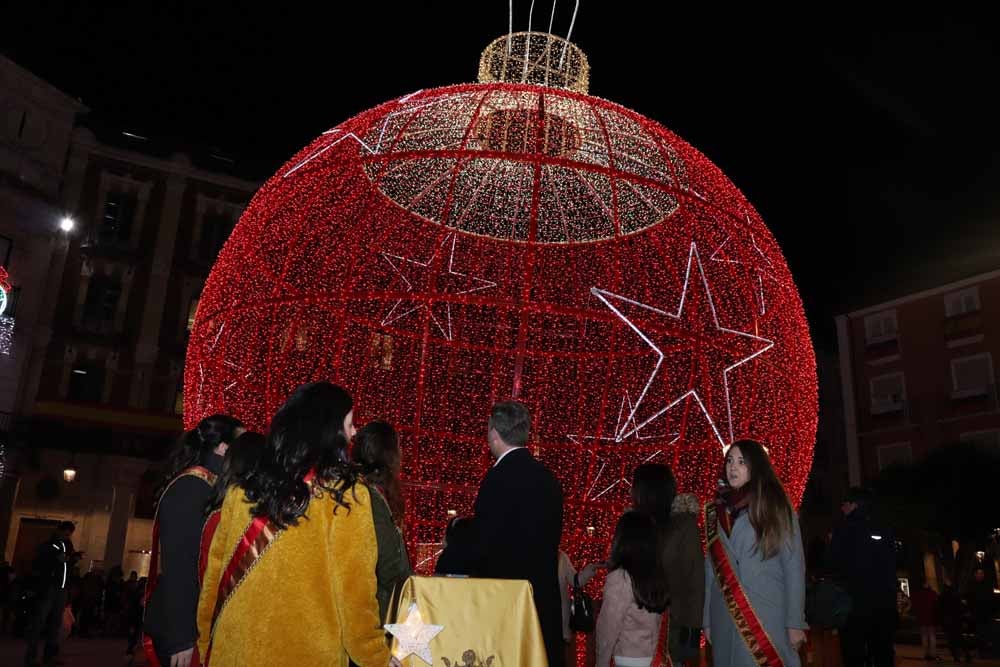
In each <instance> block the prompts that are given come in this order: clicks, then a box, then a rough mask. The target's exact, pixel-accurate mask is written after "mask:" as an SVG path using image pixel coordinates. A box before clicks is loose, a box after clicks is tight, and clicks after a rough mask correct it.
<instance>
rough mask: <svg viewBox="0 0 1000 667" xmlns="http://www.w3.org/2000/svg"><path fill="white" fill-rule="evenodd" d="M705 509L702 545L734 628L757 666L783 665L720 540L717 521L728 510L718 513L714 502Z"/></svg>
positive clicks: (728, 524) (726, 518)
mask: <svg viewBox="0 0 1000 667" xmlns="http://www.w3.org/2000/svg"><path fill="white" fill-rule="evenodd" d="M704 512H705V515H704V526H705V544H706V545H707V547H708V555H709V558H711V559H712V566H713V569H714V570H715V578H716V580H717V581H718V582H719V588H720V589H721V590H722V597H723V598H725V600H726V607H728V609H729V615H730V616H732V618H733V623H735V625H736V629H737V630H738V631H739V633H740V636H741V637H742V638H743V642H744V643H745V644H746V645H747V649H749V651H750V655H752V656H753V659H754V661H755V662H756V663H757V664H758V665H761V667H783V665H784V663H783V662H782V660H781V656H780V655H779V654H778V650H777V649H776V648H775V647H774V643H773V642H772V641H771V638H770V637H768V635H767V631H766V630H765V629H764V626H763V624H761V622H760V619H759V618H757V612H755V611H754V609H753V606H752V605H751V604H750V600H749V599H748V598H747V595H746V593H745V592H744V591H743V586H742V585H741V584H740V580H739V578H738V577H737V576H736V572H735V570H733V565H732V563H730V562H729V554H727V553H726V548H725V546H724V545H723V544H722V541H721V540H720V539H719V524H720V523H722V522H725V521H727V520H728V519H729V516H728V513H727V512H725V511H723V512H722V513H721V514H718V513H717V511H716V507H715V503H714V502H708V503H705V509H704ZM722 515H726V516H725V517H723V516H722ZM723 528H724V529H727V528H728V529H727V530H726V533H727V534H728V533H729V532H730V530H731V529H732V524H731V522H730V523H727V524H726V525H724V526H723Z"/></svg>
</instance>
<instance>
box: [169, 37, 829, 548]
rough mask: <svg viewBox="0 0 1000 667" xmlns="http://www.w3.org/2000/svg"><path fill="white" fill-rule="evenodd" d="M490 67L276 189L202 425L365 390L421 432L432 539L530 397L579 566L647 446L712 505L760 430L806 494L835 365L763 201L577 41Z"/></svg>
mask: <svg viewBox="0 0 1000 667" xmlns="http://www.w3.org/2000/svg"><path fill="white" fill-rule="evenodd" d="M479 81H480V83H478V84H468V85H457V86H449V87H445V88H437V89H433V90H418V91H416V92H414V93H410V94H408V95H405V96H403V97H400V98H399V99H396V100H393V101H391V102H387V103H385V104H383V105H381V106H378V107H376V108H374V109H371V110H369V111H365V112H364V113H361V114H360V115H358V116H356V117H354V118H352V119H350V120H347V121H345V122H343V123H341V124H340V125H337V126H335V127H333V128H332V129H330V130H328V131H326V132H324V133H323V134H322V135H320V136H319V137H318V138H317V139H316V140H315V141H314V142H312V143H311V144H309V145H308V146H307V147H305V148H304V149H302V150H301V151H300V152H299V153H298V154H296V155H295V156H294V157H293V158H292V159H291V160H289V161H288V163H287V164H285V165H284V166H283V167H281V169H280V170H279V171H278V173H276V174H275V175H274V176H273V177H272V178H271V179H270V180H268V181H267V183H265V184H264V186H263V187H262V188H261V190H260V192H259V193H258V194H257V195H256V197H254V199H253V201H252V202H251V203H250V205H249V206H248V208H247V209H246V211H245V213H244V214H243V216H242V218H241V219H240V221H239V224H238V225H237V226H236V228H235V230H234V231H233V234H232V236H231V238H230V239H229V241H228V242H227V243H226V245H225V247H224V248H223V250H222V252H221V254H220V256H219V260H218V262H217V263H216V265H215V267H214V269H213V270H212V273H211V275H210V276H209V278H208V282H207V283H206V285H205V289H204V292H203V293H202V296H201V301H200V305H199V309H198V315H197V319H196V322H195V326H194V330H193V332H192V335H191V339H190V343H189V348H188V357H187V367H186V370H185V387H184V389H185V393H184V395H185V421H186V423H187V424H188V425H189V426H191V425H193V424H195V423H196V422H197V421H198V419H200V418H201V417H204V416H206V415H208V414H211V413H216V412H224V413H230V414H233V415H236V416H237V417H239V418H241V419H243V420H244V421H245V422H246V423H247V424H248V425H249V426H251V427H252V428H256V429H264V428H266V426H267V423H268V420H269V418H270V417H271V416H272V415H273V413H274V412H275V410H276V409H277V408H278V407H279V406H280V405H281V404H282V402H283V401H284V400H285V398H286V397H287V396H288V395H289V393H290V392H291V391H292V390H293V389H294V388H295V387H296V386H297V385H299V384H301V383H303V382H307V381H311V380H319V379H326V380H331V381H333V382H337V383H341V384H343V385H344V386H346V387H347V388H349V389H350V391H351V392H352V393H353V394H354V396H355V399H356V405H357V408H356V413H357V421H359V422H361V423H363V422H364V421H365V420H369V419H375V418H383V419H387V420H389V421H391V422H392V423H394V424H395V425H396V426H397V427H398V429H399V430H400V432H401V433H402V437H403V449H404V474H405V476H406V479H407V482H408V485H409V486H408V489H409V493H408V498H407V500H408V509H407V521H408V526H407V536H408V538H409V539H410V540H411V541H413V542H416V543H417V546H418V553H421V554H423V553H427V554H428V555H429V554H430V553H433V548H432V546H431V545H433V544H436V543H437V542H439V540H440V538H441V533H442V531H443V528H444V525H445V523H446V521H447V520H448V517H449V512H457V513H459V514H461V513H464V512H468V511H470V508H471V505H472V501H473V499H474V497H475V493H476V490H477V487H478V484H479V482H480V480H481V479H482V476H483V474H484V473H485V472H486V470H487V469H488V466H489V465H490V463H491V460H490V458H489V454H488V451H487V447H486V430H487V427H486V421H487V416H488V414H489V410H490V406H491V405H492V403H493V402H494V401H497V400H501V399H507V398H511V397H516V398H517V399H519V400H521V401H523V402H524V403H526V404H527V405H528V406H529V407H530V408H531V410H532V413H533V417H534V424H533V427H534V428H533V434H532V438H533V439H532V441H531V443H530V446H531V448H532V450H533V451H534V452H535V455H536V456H537V457H538V458H539V459H541V460H542V461H543V462H544V463H545V464H546V465H547V466H548V467H549V468H550V469H551V470H552V471H553V472H554V473H555V474H556V475H557V476H558V478H559V480H560V481H561V482H562V485H563V488H564V490H565V494H566V511H565V534H564V544H565V545H566V547H567V548H568V549H569V550H570V552H571V555H573V556H574V560H575V561H576V562H582V561H584V560H586V559H588V558H601V557H603V556H604V554H605V550H606V545H607V543H608V540H609V537H610V535H611V531H612V528H613V522H614V521H615V519H616V518H617V514H618V512H619V511H620V510H621V508H622V506H623V505H624V504H625V503H626V502H627V501H628V497H629V479H630V473H631V470H632V469H633V468H634V467H635V466H637V465H638V464H640V463H642V462H645V461H651V462H657V463H667V464H669V465H671V466H672V467H673V469H674V471H675V472H676V474H677V477H678V479H679V483H680V486H681V489H682V490H686V491H691V492H694V493H697V494H698V495H699V496H700V497H701V498H703V499H704V498H707V497H709V496H710V495H711V494H712V493H713V490H714V488H715V485H716V480H717V477H718V473H719V470H720V466H721V463H722V459H723V452H724V451H725V449H726V448H727V447H728V446H729V445H730V443H732V442H733V441H734V439H739V438H742V437H753V438H757V439H760V440H761V441H763V442H764V443H765V445H766V446H767V447H768V448H769V450H770V453H771V457H772V459H773V461H774V464H775V467H776V469H777V471H778V474H779V475H780V477H781V479H782V480H784V482H785V483H786V485H787V488H788V490H789V492H790V494H791V496H792V497H793V499H794V500H795V502H796V503H798V501H799V499H800V498H801V496H802V492H803V488H804V486H805V482H806V477H807V475H808V472H809V467H810V464H811V461H812V447H813V439H814V436H815V430H816V409H817V408H816V401H817V398H816V373H815V360H814V356H813V351H812V348H811V346H810V339H809V331H808V328H807V324H806V320H805V317H804V314H803V310H802V304H801V302H800V299H799V296H798V293H797V291H796V288H795V284H794V282H793V280H792V276H791V275H790V273H789V270H788V267H787V265H786V263H785V260H784V258H783V257H782V254H781V250H780V249H779V247H778V245H777V243H776V242H775V240H774V238H773V236H772V235H771V234H770V232H769V231H768V229H767V227H766V226H765V225H764V222H763V221H762V220H761V218H760V216H759V215H758V214H757V212H756V211H755V210H754V208H753V207H752V206H751V205H750V203H749V202H748V201H747V200H746V199H745V198H744V197H743V195H742V194H741V193H740V191H739V190H738V189H737V188H736V187H735V186H734V185H733V184H732V183H731V182H730V181H729V180H728V179H727V178H726V176H725V175H724V174H723V173H722V172H721V171H720V170H719V169H718V168H717V167H716V166H715V165H713V164H712V163H711V162H710V161H709V160H708V159H706V158H705V156H703V155H702V154H701V153H699V152H698V151H697V150H695V149H694V148H692V147H691V146H690V145H688V144H687V143H685V142H684V141H683V140H682V139H680V138H679V137H677V136H676V135H674V134H673V133H671V132H670V131H669V130H667V129H665V128H664V127H662V126H661V125H659V124H657V123H656V122H654V121H651V120H649V119H648V118H645V117H643V116H641V115H639V114H638V113H636V112H634V111H630V110H629V109H626V108H624V107H621V106H618V105H616V104H613V103H611V102H608V101H605V100H602V99H599V98H596V97H591V96H589V95H588V94H587V87H588V63H587V60H586V57H585V56H584V54H583V53H582V52H581V51H580V50H579V49H578V48H577V47H576V46H574V45H572V44H570V43H569V42H565V41H563V40H561V39H559V38H557V37H554V36H552V35H549V34H547V33H521V34H513V35H511V36H504V37H501V38H500V39H498V40H497V41H496V42H494V43H493V44H492V45H490V46H489V47H488V48H487V49H486V51H485V52H484V53H483V57H482V61H481V64H480V72H479ZM776 178H777V175H776ZM419 545H424V546H423V547H420V546H419ZM418 560H423V559H422V558H420V559H418ZM422 567H426V564H425V565H423V566H422Z"/></svg>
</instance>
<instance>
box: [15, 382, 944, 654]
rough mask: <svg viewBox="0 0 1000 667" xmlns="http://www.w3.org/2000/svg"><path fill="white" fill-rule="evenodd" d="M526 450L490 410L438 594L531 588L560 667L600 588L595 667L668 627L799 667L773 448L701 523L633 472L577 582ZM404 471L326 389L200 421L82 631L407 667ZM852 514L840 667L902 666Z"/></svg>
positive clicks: (644, 469)
mask: <svg viewBox="0 0 1000 667" xmlns="http://www.w3.org/2000/svg"><path fill="white" fill-rule="evenodd" d="M530 430H531V416H530V413H529V411H528V409H527V408H526V407H525V406H524V405H523V404H521V403H519V402H516V401H503V402H499V403H497V404H495V405H494V406H493V408H492V410H491V413H490V415H489V418H488V421H487V424H486V433H487V437H486V440H487V445H488V447H489V451H490V453H491V455H492V457H493V458H494V463H493V465H492V466H491V468H490V469H489V470H488V471H487V473H486V475H485V476H484V478H483V480H482V483H481V486H480V488H479V492H478V495H477V498H476V500H475V504H474V508H473V514H472V515H471V516H468V517H455V518H453V519H452V520H451V521H450V522H449V523H448V526H447V529H446V532H445V535H444V538H443V543H442V552H441V554H440V555H439V557H438V560H437V564H436V567H435V572H436V574H439V575H443V576H473V577H487V578H507V579H521V580H527V581H529V582H530V583H531V587H532V594H533V598H534V602H535V609H536V611H537V615H538V621H539V625H540V628H541V634H542V637H543V639H544V643H545V653H546V656H547V661H548V664H549V665H550V666H552V667H560V666H562V665H564V664H573V663H575V661H576V658H575V650H574V648H573V639H574V637H573V628H572V627H571V626H572V625H574V623H571V620H573V619H572V616H573V614H574V613H576V604H575V602H574V601H573V600H571V599H570V595H571V591H573V592H574V593H575V594H577V595H578V594H579V593H578V591H579V590H581V589H582V587H583V586H586V585H587V583H588V582H589V581H591V580H592V579H594V577H596V576H599V575H601V574H603V579H604V582H603V596H602V603H601V606H600V608H599V611H598V614H597V619H596V627H595V629H594V634H595V645H596V658H597V663H596V664H597V665H598V666H599V667H608V666H609V665H614V666H617V667H649V665H651V664H652V662H653V659H654V656H655V654H656V651H657V642H658V640H659V634H660V628H661V623H662V621H663V619H664V617H665V616H666V617H667V618H668V619H669V624H668V637H667V651H668V653H669V655H670V657H671V659H672V661H673V663H674V664H675V665H685V664H686V665H691V664H697V661H698V655H699V650H700V647H701V638H702V634H703V635H704V638H705V639H706V640H707V641H708V642H709V644H710V646H711V654H712V658H713V661H714V664H716V665H727V666H736V665H762V664H769V665H777V664H781V665H789V666H792V667H795V666H797V665H799V664H800V659H799V649H800V647H801V646H802V645H803V643H804V642H805V640H806V635H805V630H806V629H807V627H808V625H807V622H806V581H807V580H806V571H805V569H806V568H805V558H804V554H803V548H802V538H801V534H800V530H799V524H798V518H797V516H796V514H795V512H794V509H793V506H792V504H791V502H790V501H789V498H788V496H787V494H786V493H785V490H784V488H783V486H782V484H781V482H780V481H779V479H778V477H777V475H776V474H775V471H774V469H773V468H772V465H771V462H770V459H769V457H768V454H767V450H766V449H765V448H764V446H763V445H761V444H760V443H759V442H756V441H753V440H740V441H737V442H735V443H734V444H733V445H732V446H731V447H729V449H728V450H727V453H726V456H725V459H724V463H723V465H722V466H721V468H722V472H721V474H720V479H719V488H718V493H717V495H716V497H715V499H714V500H713V501H711V502H709V503H707V504H705V505H704V507H698V503H697V501H696V500H695V499H694V498H693V497H691V496H688V495H686V494H678V489H677V483H676V481H675V478H674V475H673V473H672V471H671V469H670V468H669V467H668V466H666V465H660V464H651V463H645V464H642V465H640V466H639V467H638V468H636V469H635V470H634V471H633V473H632V480H631V481H632V485H631V493H632V499H631V500H632V502H631V506H630V507H629V508H628V509H627V510H626V511H625V512H624V513H623V514H622V515H621V516H620V517H619V519H618V521H617V525H616V527H615V530H614V534H613V537H612V540H611V546H610V551H609V553H608V556H607V558H606V560H604V561H602V562H598V563H589V564H587V565H585V566H584V567H582V568H580V570H579V572H578V571H577V570H576V568H575V567H574V565H573V563H572V562H571V561H570V559H569V557H568V556H567V555H566V554H565V553H564V552H562V551H560V540H561V537H562V527H563V493H562V489H561V486H560V484H559V482H558V480H557V479H556V477H555V476H554V475H553V474H552V472H551V471H549V470H548V469H547V468H546V467H545V466H544V465H543V464H542V463H541V462H539V461H538V460H537V459H535V458H534V456H533V455H532V454H531V452H530V450H529V449H528V448H527V447H526V445H527V443H528V441H529V436H530ZM404 455H405V452H404V451H403V449H402V448H401V446H400V439H399V437H398V435H397V433H396V431H395V429H394V428H393V427H392V425H391V424H388V423H386V422H383V421H374V422H371V423H369V424H367V425H365V426H363V427H362V428H361V429H359V430H357V429H356V428H355V425H354V411H353V401H352V398H351V396H350V395H349V393H348V392H347V391H345V390H344V389H343V388H341V387H338V386H336V385H333V384H330V383H327V382H315V383H310V384H306V385H303V386H301V387H299V388H298V389H297V390H296V391H295V392H293V394H292V395H291V396H290V397H289V398H288V400H287V401H286V402H285V404H284V405H283V406H282V407H281V408H280V409H279V410H278V411H277V413H276V414H275V415H274V417H273V419H272V420H271V423H270V425H269V428H268V432H267V435H266V436H264V435H261V434H258V433H253V432H250V431H248V430H246V429H245V428H244V426H243V424H241V423H240V422H239V421H238V420H237V419H235V418H233V417H229V416H226V415H215V416H211V417H208V418H206V419H204V420H202V421H201V422H200V423H199V424H198V425H197V427H196V428H194V429H192V430H191V431H190V432H188V433H186V434H185V436H184V438H183V439H182V440H181V441H180V442H179V444H178V446H177V447H176V449H175V451H174V452H173V453H172V455H171V457H170V465H169V474H167V475H166V477H165V483H164V486H163V488H162V490H161V491H160V493H159V501H158V506H157V513H156V518H155V520H154V528H153V556H152V558H151V561H150V569H149V580H148V582H147V583H146V585H145V586H144V587H143V586H141V585H140V583H139V581H138V580H137V578H136V573H134V572H133V573H132V575H131V576H130V577H129V579H128V580H123V579H122V577H121V572H120V570H119V571H116V572H114V573H112V574H109V576H108V577H107V581H106V582H104V583H103V584H102V585H101V587H100V591H101V592H97V591H96V589H95V590H90V591H88V590H87V586H86V585H82V586H81V592H80V594H79V597H80V599H81V605H80V608H79V615H78V624H79V627H80V632H81V633H83V632H86V631H88V630H92V629H93V628H94V627H95V625H96V624H100V623H102V622H103V623H104V627H105V628H107V627H108V624H109V623H113V622H112V621H110V620H109V619H111V618H115V619H117V621H115V622H117V623H118V625H116V626H113V627H114V628H115V629H116V630H124V631H126V632H127V633H128V634H129V638H130V639H129V649H128V650H129V651H130V652H131V651H133V650H134V649H135V645H136V641H137V639H138V630H139V625H140V622H141V626H142V631H143V633H144V640H143V643H144V648H145V651H146V655H147V657H148V659H149V661H150V662H151V663H152V664H154V665H162V666H163V667H189V666H190V665H206V664H209V662H210V663H211V664H212V665H213V667H229V666H237V665H239V666H240V667H247V666H252V665H268V666H273V665H285V664H295V665H342V666H344V667H347V665H359V666H361V667H368V666H382V665H398V664H399V661H398V660H397V659H396V657H394V656H393V655H392V654H391V652H390V644H389V642H388V638H387V635H386V632H385V630H384V628H383V624H384V623H385V622H386V619H387V617H388V615H389V613H390V604H391V602H390V601H391V599H392V597H393V592H394V591H395V590H396V589H397V588H398V587H399V586H400V585H401V583H402V582H403V581H405V580H406V579H407V578H408V577H409V576H410V575H411V574H412V569H411V564H410V560H409V555H408V553H407V548H406V541H405V539H404V534H405V530H406V525H405V516H406V512H405V508H406V498H405V493H404V490H403V486H402V485H401V483H400V471H401V468H402V459H403V456H404ZM843 509H844V512H845V515H846V520H845V522H844V524H843V525H842V526H840V527H839V528H838V530H837V531H836V532H835V533H834V535H833V539H832V541H831V543H830V545H829V550H830V555H831V557H832V558H831V561H832V562H834V563H836V564H837V571H836V573H835V576H836V577H837V580H838V581H840V582H842V583H843V585H844V587H845V588H847V595H849V596H850V599H851V600H852V601H853V604H852V605H851V607H850V613H849V615H848V616H847V620H846V622H845V623H844V624H843V628H842V648H843V653H844V664H847V665H862V664H874V665H876V666H878V665H882V664H890V663H888V662H885V660H886V659H887V658H888V659H890V660H891V656H892V653H891V641H892V632H893V630H894V629H895V625H894V623H895V618H896V617H895V608H894V606H892V605H893V604H894V603H890V604H889V605H888V606H887V605H886V602H887V601H889V600H894V598H895V561H894V559H891V558H890V555H889V553H890V551H891V549H890V550H889V551H887V550H885V549H884V548H882V547H884V546H885V545H887V544H892V538H891V535H890V534H889V533H888V532H887V533H886V538H887V539H886V541H885V544H883V545H879V544H876V548H875V549H874V550H873V548H872V546H871V545H872V542H873V540H872V535H873V534H874V533H873V532H872V531H873V528H872V526H871V524H870V519H869V515H868V513H867V500H866V497H863V496H862V495H857V494H856V495H854V496H852V497H851V498H850V499H849V500H848V501H847V502H845V505H844V508H843ZM699 512H700V513H701V516H700V517H699V516H698V513H699ZM855 513H856V514H855ZM699 524H701V532H700V534H699ZM71 534H72V524H65V525H63V526H61V527H60V532H59V533H58V534H57V535H55V536H54V537H53V539H52V540H51V541H50V542H48V543H46V544H45V545H42V548H41V549H40V551H39V558H40V559H41V560H42V561H44V563H45V564H46V565H45V567H43V568H40V569H41V570H43V571H44V572H46V573H47V574H46V577H47V579H46V581H47V584H46V586H45V587H44V591H45V592H44V593H43V594H42V595H40V596H39V600H38V604H37V605H36V608H35V613H34V616H33V621H32V622H31V624H30V628H29V630H28V633H27V637H28V651H27V653H26V663H27V664H36V663H35V661H36V659H37V647H38V644H39V642H40V640H41V639H42V638H43V637H44V639H45V655H44V657H45V659H46V660H47V661H51V660H53V659H54V658H55V655H56V653H57V652H58V639H59V636H58V629H59V628H60V627H61V623H60V621H59V618H60V614H61V611H60V610H62V609H63V608H64V607H65V599H66V595H67V591H68V590H69V589H70V588H71V587H72V584H71V583H70V584H69V585H67V582H68V581H69V574H68V573H69V572H70V571H71V570H72V566H73V561H74V559H75V557H76V556H77V555H78V554H77V552H75V551H74V550H73V546H72V541H71V539H70V536H71ZM876 542H877V541H876ZM703 547H704V548H703ZM879 549H881V550H879ZM95 595H97V596H98V597H99V598H100V599H101V600H102V603H101V609H102V612H101V613H100V614H98V615H97V616H96V617H95V616H94V612H93V609H94V607H93V606H92V605H91V604H90V602H92V601H93V600H94V599H95V598H94V596H95ZM88 601H90V602H88ZM921 604H923V603H921ZM143 608H144V609H145V614H144V618H143V615H142V610H143ZM88 613H89V614H90V615H89V616H88ZM85 619H86V620H85ZM887 637H888V642H889V643H888V651H889V653H888V654H884V649H885V646H886V644H885V641H886V638H887ZM933 650H934V649H933V646H932V647H930V648H929V649H928V651H929V652H933Z"/></svg>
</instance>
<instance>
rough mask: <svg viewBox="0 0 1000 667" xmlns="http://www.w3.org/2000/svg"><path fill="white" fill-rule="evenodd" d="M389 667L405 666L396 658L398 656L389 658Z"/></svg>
mask: <svg viewBox="0 0 1000 667" xmlns="http://www.w3.org/2000/svg"><path fill="white" fill-rule="evenodd" d="M389 667H403V663H401V662H400V661H399V660H397V659H396V656H391V657H390V658H389Z"/></svg>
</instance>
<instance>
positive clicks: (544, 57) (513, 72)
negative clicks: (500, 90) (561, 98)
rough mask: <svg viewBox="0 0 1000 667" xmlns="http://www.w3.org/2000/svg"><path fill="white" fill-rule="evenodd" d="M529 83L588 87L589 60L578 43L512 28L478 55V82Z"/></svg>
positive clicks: (582, 89)
mask: <svg viewBox="0 0 1000 667" xmlns="http://www.w3.org/2000/svg"><path fill="white" fill-rule="evenodd" d="M498 81H504V82H507V83H531V84H535V85H539V86H549V87H552V88H565V89H567V90H572V91H575V92H577V93H583V94H584V95H586V94H587V92H588V91H589V90H590V63H589V62H588V61H587V54H585V53H584V52H583V51H582V50H581V49H580V47H578V46H577V45H575V44H573V43H572V42H568V41H566V40H565V39H563V38H562V37H556V36H555V35H553V34H550V33H547V32H515V33H511V34H508V35H503V36H502V37H498V38H496V39H495V40H493V42H492V43H490V45H489V46H487V47H486V49H485V50H484V51H483V55H482V56H481V57H480V58H479V82H480V83H494V82H498Z"/></svg>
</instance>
